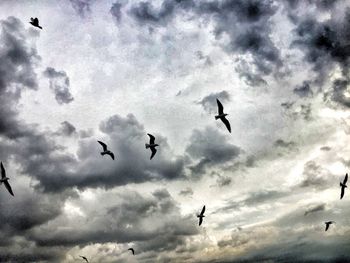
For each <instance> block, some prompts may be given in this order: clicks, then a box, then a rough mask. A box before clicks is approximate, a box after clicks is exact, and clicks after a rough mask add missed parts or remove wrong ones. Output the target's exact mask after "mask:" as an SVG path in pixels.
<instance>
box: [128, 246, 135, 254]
mask: <svg viewBox="0 0 350 263" xmlns="http://www.w3.org/2000/svg"><path fill="white" fill-rule="evenodd" d="M128 250H130V251H131V253H132V254H133V255H135V250H134V249H133V248H132V247H131V248H128Z"/></svg>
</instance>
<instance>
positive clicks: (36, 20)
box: [29, 17, 43, 29]
mask: <svg viewBox="0 0 350 263" xmlns="http://www.w3.org/2000/svg"><path fill="white" fill-rule="evenodd" d="M29 23H30V24H32V25H33V26H35V27H38V28H40V29H43V28H42V27H41V26H39V19H38V18H33V17H31V18H30V22H29Z"/></svg>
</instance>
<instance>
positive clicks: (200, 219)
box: [197, 206, 205, 225]
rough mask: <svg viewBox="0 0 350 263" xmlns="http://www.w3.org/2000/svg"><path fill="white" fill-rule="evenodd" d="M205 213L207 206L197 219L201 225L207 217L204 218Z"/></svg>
mask: <svg viewBox="0 0 350 263" xmlns="http://www.w3.org/2000/svg"><path fill="white" fill-rule="evenodd" d="M204 212H205V206H203V208H202V211H201V213H200V214H199V215H197V217H198V218H199V225H201V224H202V222H203V217H205V216H204Z"/></svg>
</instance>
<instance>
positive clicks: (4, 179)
mask: <svg viewBox="0 0 350 263" xmlns="http://www.w3.org/2000/svg"><path fill="white" fill-rule="evenodd" d="M8 180H10V178H8V177H6V171H5V168H4V166H3V164H2V162H1V179H0V185H1V184H2V183H4V185H5V187H6V189H7V191H9V193H10V194H11V195H12V196H15V195H14V194H13V192H12V188H11V185H10V184H9V181H8Z"/></svg>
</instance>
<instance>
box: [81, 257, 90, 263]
mask: <svg viewBox="0 0 350 263" xmlns="http://www.w3.org/2000/svg"><path fill="white" fill-rule="evenodd" d="M79 257H81V258H82V259H84V260H85V261H86V262H87V263H89V260H88V259H87V258H86V257H84V256H79Z"/></svg>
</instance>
